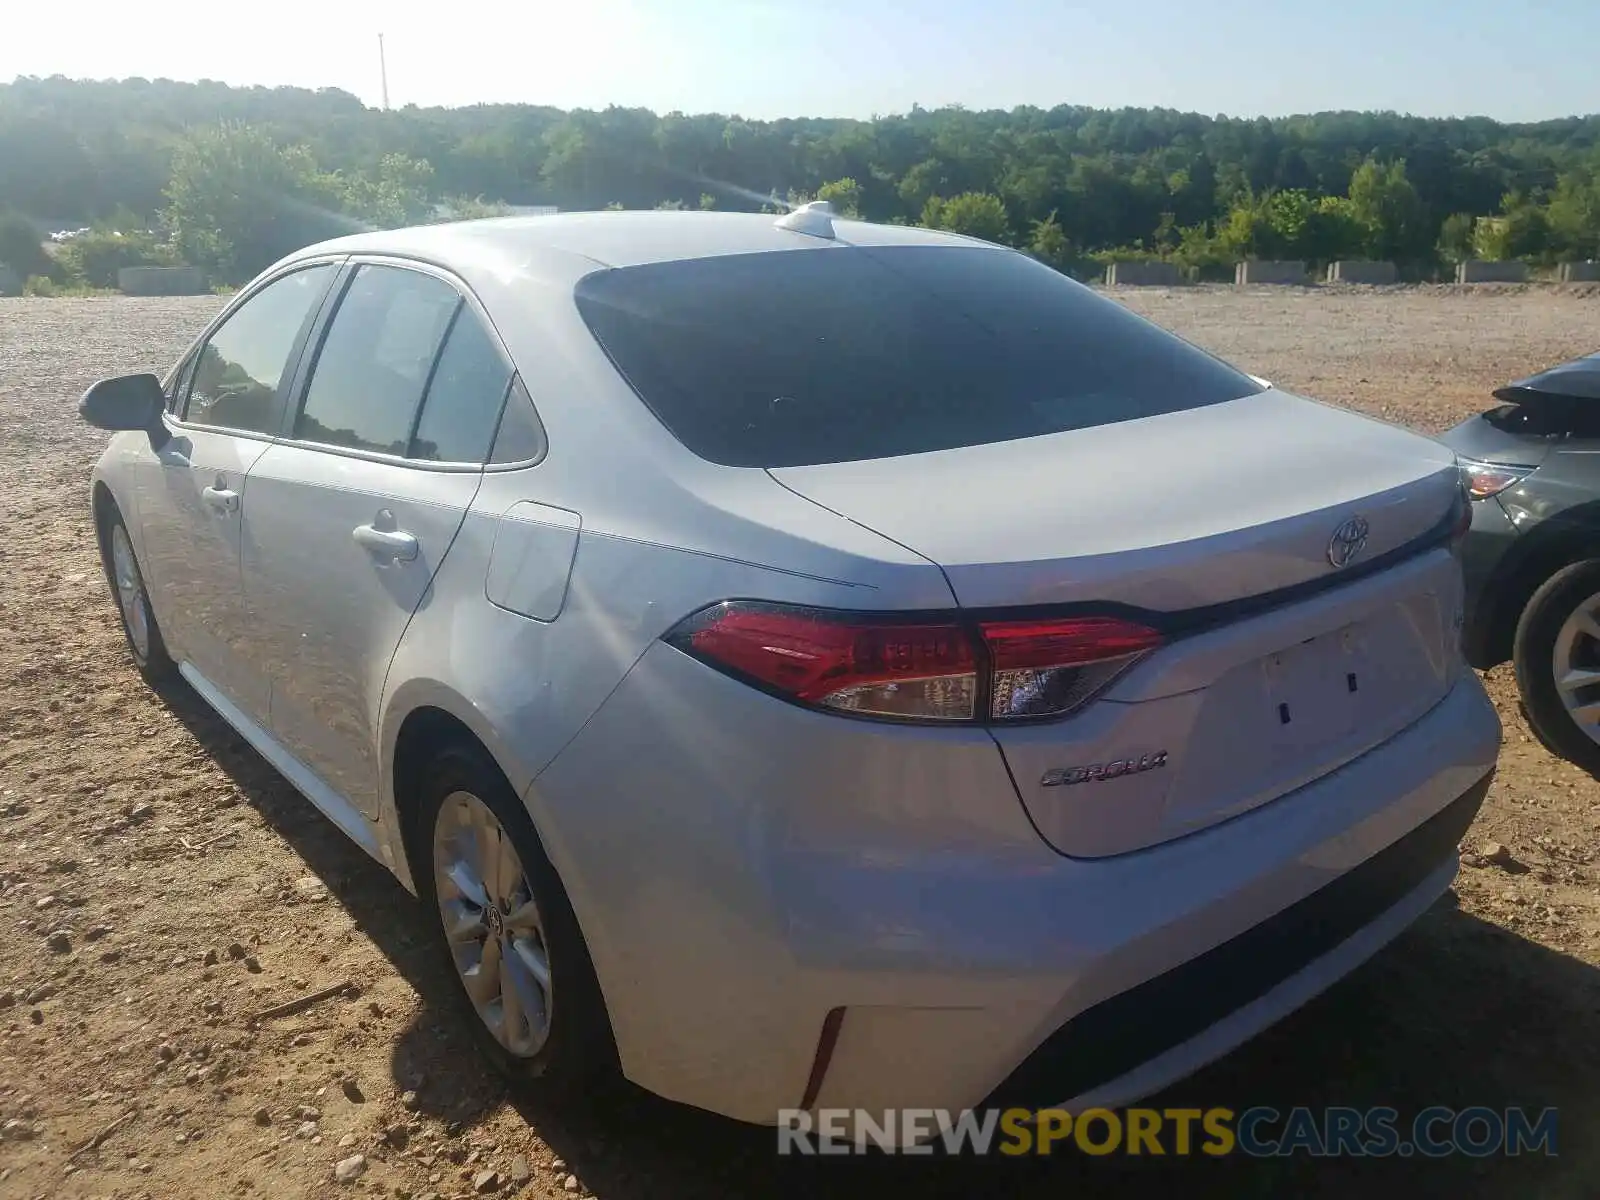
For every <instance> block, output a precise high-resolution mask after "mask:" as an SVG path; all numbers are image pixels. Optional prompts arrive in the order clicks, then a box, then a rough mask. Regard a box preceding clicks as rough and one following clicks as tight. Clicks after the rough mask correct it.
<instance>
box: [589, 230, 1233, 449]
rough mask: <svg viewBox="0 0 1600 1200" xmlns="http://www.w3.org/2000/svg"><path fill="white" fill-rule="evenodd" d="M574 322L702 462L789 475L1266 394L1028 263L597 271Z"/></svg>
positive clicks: (803, 262) (884, 253)
mask: <svg viewBox="0 0 1600 1200" xmlns="http://www.w3.org/2000/svg"><path fill="white" fill-rule="evenodd" d="M576 301H577V305H578V308H579V311H580V312H581V313H582V315H583V318H584V320H585V321H586V322H587V323H588V326H589V328H590V330H591V331H592V332H593V334H594V335H595V337H596V339H597V340H598V341H599V342H600V344H601V345H602V346H603V347H604V348H605V350H606V352H607V353H608V354H609V355H610V356H611V359H612V361H613V362H614V363H615V364H616V366H617V368H618V369H619V370H620V371H621V372H622V374H623V375H624V376H625V377H626V378H627V380H628V381H629V382H630V383H631V384H632V385H633V388H634V390H635V391H636V392H637V393H638V394H639V396H640V398H641V399H642V400H643V401H644V403H645V404H646V405H647V406H648V407H649V408H650V410H651V411H652V412H654V413H655V415H656V416H657V417H658V418H659V419H660V421H661V422H662V424H664V425H665V426H666V427H667V428H668V429H669V430H670V431H671V432H672V433H673V435H675V436H676V437H677V438H678V440H679V441H681V442H682V443H683V444H684V445H685V446H687V447H688V448H689V449H690V450H692V451H694V452H695V453H696V454H698V455H700V456H701V457H703V458H706V459H709V460H711V461H712V462H717V463H725V464H727V465H730V466H742V467H790V466H804V465H810V464H814V463H829V462H849V461H854V460H859V459H868V458H888V457H893V456H896V455H902V454H916V453H920V452H925V451H932V450H945V449H950V448H953V447H958V446H973V445H981V444H984V443H988V442H1001V441H1007V440H1010V439H1013V438H1025V437H1036V436H1039V435H1042V434H1050V433H1059V432H1062V431H1064V430H1069V429H1082V428H1086V427H1089V426H1094V425H1105V424H1109V423H1111V422H1116V421H1128V420H1134V419H1137V418H1140V417H1149V416H1157V415H1160V414H1163V413H1170V412H1176V411H1179V410H1182V409H1189V408H1196V407H1200V406H1202V405H1207V404H1216V403H1220V402H1222V401H1226V400H1233V399H1237V398H1239V397H1241V396H1246V395H1249V394H1251V393H1253V392H1257V391H1260V390H1261V388H1260V385H1258V384H1257V383H1255V382H1254V381H1253V380H1252V379H1251V378H1250V377H1249V376H1247V375H1245V374H1243V373H1241V372H1239V371H1237V370H1235V369H1234V368H1232V367H1230V366H1228V365H1227V364H1226V363H1223V362H1221V361H1220V360H1218V359H1216V358H1213V357H1212V356H1211V355H1209V354H1206V353H1205V352H1203V351H1201V350H1199V349H1197V348H1196V347H1194V346H1191V345H1190V344H1189V343H1187V342H1185V341H1183V340H1182V339H1181V338H1178V337H1176V336H1174V335H1172V334H1169V333H1167V332H1166V331H1165V330H1162V329H1160V328H1158V327H1157V326H1155V325H1152V324H1150V323H1149V322H1147V321H1145V320H1144V319H1143V318H1141V317H1138V316H1135V315H1134V314H1133V313H1131V312H1130V311H1128V310H1127V309H1126V308H1124V307H1123V306H1122V305H1120V304H1118V303H1116V302H1115V301H1112V300H1109V299H1107V298H1105V297H1103V296H1099V295H1097V294H1095V293H1094V292H1092V291H1090V290H1089V289H1088V288H1085V287H1083V286H1081V285H1079V284H1077V283H1074V282H1073V281H1071V280H1069V279H1067V278H1066V277H1065V276H1063V275H1061V274H1059V273H1058V272H1056V271H1053V270H1051V269H1050V268H1048V267H1046V266H1043V265H1042V264H1040V263H1037V262H1035V261H1034V260H1032V259H1030V258H1027V257H1026V256H1024V255H1021V254H1014V253H1009V252H1006V251H1002V250H995V249H988V248H982V247H965V246H960V247H956V246H893V247H852V246H843V245H833V246H823V247H819V248H818V249H815V250H793V251H784V252H772V253H764V254H743V255H724V256H719V257H711V258H702V259H691V260H685V261H675V262H666V263H651V264H647V265H644V266H637V267H625V268H620V269H615V270H609V271H600V272H597V273H595V274H592V275H589V276H586V277H585V278H584V279H583V280H581V281H580V282H579V284H578V287H577V290H576Z"/></svg>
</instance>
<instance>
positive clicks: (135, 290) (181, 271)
mask: <svg viewBox="0 0 1600 1200" xmlns="http://www.w3.org/2000/svg"><path fill="white" fill-rule="evenodd" d="M117 290H118V291H120V292H122V293H123V295H125V296H199V295H203V294H204V293H205V291H206V281H205V279H204V278H203V277H202V276H201V274H200V270H199V268H198V267H123V268H122V269H121V270H120V271H118V272H117Z"/></svg>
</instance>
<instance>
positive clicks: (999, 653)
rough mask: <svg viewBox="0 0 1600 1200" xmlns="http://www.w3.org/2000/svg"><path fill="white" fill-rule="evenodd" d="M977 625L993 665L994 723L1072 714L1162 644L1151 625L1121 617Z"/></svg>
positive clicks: (992, 704) (1002, 622)
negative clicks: (1144, 655) (1144, 654)
mask: <svg viewBox="0 0 1600 1200" xmlns="http://www.w3.org/2000/svg"><path fill="white" fill-rule="evenodd" d="M979 628H980V629H981V630H982V631H983V640H984V644H985V645H987V646H988V648H989V655H990V659H991V661H992V662H993V664H994V680H993V689H992V692H991V694H990V700H989V715H990V716H991V717H992V718H994V719H995V720H997V721H1005V720H1016V719H1019V718H1025V717H1048V716H1060V715H1061V714H1063V713H1068V712H1071V711H1072V710H1073V709H1075V708H1077V707H1078V706H1079V705H1081V704H1083V703H1084V702H1085V701H1087V700H1088V699H1089V698H1090V697H1092V696H1093V695H1094V694H1095V693H1096V692H1098V691H1100V690H1101V689H1102V688H1104V687H1105V686H1106V684H1108V683H1110V682H1111V681H1112V680H1113V679H1115V678H1116V677H1117V676H1118V675H1120V674H1121V673H1122V672H1123V671H1124V670H1126V669H1127V668H1128V666H1129V665H1131V664H1132V662H1133V661H1134V659H1136V658H1137V657H1138V656H1139V655H1141V654H1143V653H1145V652H1146V651H1147V650H1152V649H1154V648H1155V647H1156V646H1158V645H1160V644H1161V635H1160V634H1159V633H1157V632H1156V631H1155V630H1154V629H1151V628H1149V627H1148V626H1145V625H1140V624H1138V623H1137V622H1134V621H1125V620H1122V619H1121V618H1120V617H1068V618H1064V619H1061V620H1051V621H996V622H986V623H984V624H983V625H981V626H979Z"/></svg>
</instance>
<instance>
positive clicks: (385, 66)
mask: <svg viewBox="0 0 1600 1200" xmlns="http://www.w3.org/2000/svg"><path fill="white" fill-rule="evenodd" d="M378 77H379V79H381V80H382V81H383V111H384V112H388V111H389V63H388V60H387V59H385V58H384V54H383V34H381V33H380V34H379V35H378Z"/></svg>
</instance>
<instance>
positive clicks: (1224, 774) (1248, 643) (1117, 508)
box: [772, 391, 1461, 857]
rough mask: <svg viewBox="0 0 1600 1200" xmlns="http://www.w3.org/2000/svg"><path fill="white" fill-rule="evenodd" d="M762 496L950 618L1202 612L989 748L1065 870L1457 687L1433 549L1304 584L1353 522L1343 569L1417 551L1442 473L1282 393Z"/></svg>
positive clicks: (1449, 568) (840, 473) (1157, 834)
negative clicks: (955, 610) (894, 556)
mask: <svg viewBox="0 0 1600 1200" xmlns="http://www.w3.org/2000/svg"><path fill="white" fill-rule="evenodd" d="M772 474H773V475H774V476H775V477H776V478H777V479H778V480H779V481H780V482H781V483H783V484H784V485H785V486H786V487H789V488H790V489H792V490H794V491H796V492H798V493H800V494H801V495H803V496H806V497H808V498H810V499H811V500H813V501H815V502H816V503H818V504H821V505H823V506H824V507H826V508H829V509H832V510H833V511H835V512H837V513H839V514H841V515H843V516H845V517H848V518H849V519H851V520H854V521H856V522H859V523H860V524H862V525H866V526H868V527H870V528H872V529H874V530H876V531H877V532H879V533H882V534H884V535H886V536H888V537H891V538H893V539H895V540H896V541H898V542H900V543H902V544H904V545H905V546H907V547H908V548H910V549H912V550H915V551H917V552H918V553H921V554H923V555H925V556H927V557H928V558H929V559H931V560H932V561H934V562H936V563H938V564H939V565H940V566H941V567H942V568H943V569H944V571H945V572H946V574H947V575H948V577H949V579H950V583H951V586H952V588H953V590H954V592H955V596H956V598H957V601H958V602H959V604H960V605H961V606H962V607H964V608H981V609H989V608H1011V607H1013V606H1025V605H1056V604H1077V603H1087V604H1091V605H1094V604H1118V605H1131V606H1135V607H1137V608H1141V609H1146V610H1153V611H1155V612H1157V613H1163V614H1173V613H1181V612H1188V611H1190V610H1197V609H1203V610H1210V611H1209V612H1207V613H1205V614H1203V615H1204V616H1205V617H1206V621H1205V623H1204V628H1203V629H1202V631H1200V632H1196V633H1193V634H1191V635H1189V636H1182V637H1178V638H1176V639H1175V640H1172V641H1169V642H1168V644H1166V645H1164V646H1162V647H1161V648H1159V649H1158V650H1156V651H1155V652H1153V653H1152V654H1150V655H1149V656H1148V657H1147V658H1145V659H1143V660H1142V661H1140V662H1139V663H1138V664H1137V665H1135V666H1134V667H1133V668H1132V669H1131V670H1130V671H1128V672H1127V673H1126V674H1124V675H1123V676H1122V677H1120V678H1119V679H1118V680H1117V681H1116V682H1115V683H1114V684H1113V685H1112V686H1111V688H1110V689H1109V690H1108V691H1107V692H1106V693H1105V694H1104V695H1103V696H1101V697H1100V698H1099V699H1098V700H1096V701H1093V702H1091V703H1090V704H1088V705H1087V706H1086V707H1084V708H1082V709H1080V710H1079V711H1077V712H1075V713H1072V714H1070V715H1068V716H1067V717H1065V718H1062V719H1060V720H1056V721H1049V722H1044V723H1037V724H1020V725H1014V726H1013V725H1006V724H999V725H995V726H993V727H992V732H993V734H994V737H995V740H996V742H997V743H998V745H999V747H1000V751H1001V753H1002V754H1003V755H1004V756H1005V759H1006V762H1007V765H1008V767H1009V769H1010V772H1011V775H1012V778H1013V780H1014V781H1015V784H1016V788H1017V793H1018V797H1019V799H1020V800H1021V801H1022V803H1023V805H1024V806H1025V808H1026V809H1027V810H1028V813H1029V816H1030V817H1031V819H1032V820H1033V823H1034V825H1035V826H1036V827H1037V828H1038V830H1039V831H1040V833H1041V835H1042V836H1043V837H1044V838H1045V839H1046V841H1048V842H1049V843H1050V844H1051V845H1052V846H1054V847H1055V848H1056V849H1057V850H1059V851H1061V852H1062V853H1064V854H1069V855H1073V856H1078V857H1103V856H1108V855H1115V854H1121V853H1127V852H1130V851H1135V850H1139V849H1141V848H1144V847H1146V846H1150V845H1154V844H1157V843H1160V842H1163V841H1166V840H1169V839H1171V838H1175V837H1180V836H1182V835H1184V834H1186V833H1190V832H1193V831H1195V830H1198V829H1201V828H1204V827H1206V826H1208V825H1212V824H1215V823H1217V822H1219V821H1223V820H1227V819H1229V818H1231V817H1234V816H1237V815H1239V814H1241V813H1243V812H1246V811H1248V810H1249V809H1251V808H1254V807H1257V806H1259V805H1262V804H1265V803H1268V802H1269V801H1272V800H1274V799H1276V798H1278V797H1280V796H1284V795H1286V794H1287V793H1289V792H1292V791H1293V790H1295V789H1296V788H1299V787H1301V786H1303V785H1304V784H1306V783H1309V782H1311V781H1312V780H1314V779H1317V778H1319V777H1321V776H1323V775H1325V774H1327V773H1328V772H1330V771H1334V770H1337V769H1338V768H1339V767H1340V766H1342V765H1343V764H1345V763H1347V762H1349V761H1351V760H1352V759H1353V758H1355V757H1357V756H1359V755H1360V754H1362V753H1364V752H1365V751H1366V750H1368V749H1370V748H1371V747H1373V746H1375V745H1377V744H1379V743H1381V742H1383V741H1385V740H1387V739H1388V738H1390V737H1393V736H1394V735H1395V734H1396V733H1398V732H1399V731H1400V730H1402V729H1404V728H1405V727H1406V726H1407V725H1409V724H1411V723H1412V722H1414V721H1415V720H1417V719H1418V718H1419V717H1420V716H1421V715H1422V714H1424V713H1425V712H1427V711H1428V710H1429V709H1430V708H1432V707H1433V706H1434V705H1435V704H1436V703H1438V701H1439V700H1440V699H1442V698H1443V696H1444V695H1445V694H1446V693H1447V691H1448V690H1449V687H1450V686H1451V684H1452V682H1453V680H1454V678H1455V676H1456V674H1457V673H1458V670H1459V667H1458V660H1459V653H1458V651H1457V645H1458V642H1459V612H1460V603H1461V596H1460V591H1461V587H1460V570H1459V567H1458V565H1457V564H1456V562H1455V560H1454V559H1453V557H1452V556H1451V554H1450V553H1449V552H1448V551H1447V550H1446V549H1444V548H1443V547H1440V548H1438V549H1436V550H1434V551H1432V552H1430V553H1424V554H1420V555H1407V556H1404V557H1400V558H1398V559H1397V561H1396V563H1395V565H1394V566H1393V567H1391V568H1389V569H1386V570H1381V571H1377V572H1359V571H1357V572H1350V574H1351V580H1350V582H1349V583H1347V584H1344V585H1342V586H1337V587H1329V588H1319V587H1317V586H1315V585H1316V584H1318V583H1321V582H1329V583H1332V582H1334V581H1335V580H1336V579H1337V578H1338V576H1339V574H1340V573H1341V572H1340V568H1339V567H1337V566H1335V565H1333V563H1332V562H1331V561H1330V552H1331V549H1332V544H1333V542H1334V541H1335V532H1336V531H1337V530H1339V529H1340V527H1341V526H1342V525H1343V524H1344V523H1345V522H1346V521H1348V520H1350V519H1351V518H1353V517H1361V518H1363V519H1364V520H1365V522H1366V526H1367V537H1366V542H1365V545H1364V546H1362V547H1361V548H1360V550H1359V552H1358V553H1357V555H1356V556H1355V557H1354V558H1353V559H1352V560H1351V562H1350V564H1349V565H1350V566H1358V565H1359V564H1361V563H1363V562H1370V561H1371V560H1372V559H1373V558H1376V557H1378V556H1380V555H1383V554H1385V553H1387V552H1390V551H1403V550H1404V549H1405V548H1407V547H1408V546H1410V545H1412V544H1414V543H1416V542H1418V540H1419V539H1422V538H1424V537H1426V536H1427V535H1428V534H1429V533H1430V532H1432V531H1436V530H1438V529H1439V527H1440V525H1441V523H1442V522H1443V521H1444V520H1445V519H1446V518H1447V517H1448V515H1449V514H1450V513H1451V511H1452V508H1453V505H1454V504H1455V503H1456V498H1457V496H1458V493H1459V487H1460V484H1459V477H1458V472H1457V470H1456V468H1455V456H1454V455H1453V454H1452V453H1451V452H1450V451H1449V450H1448V449H1446V448H1445V447H1444V446H1442V445H1441V444H1439V443H1438V442H1435V441H1431V440H1429V439H1426V438H1423V437H1420V436H1418V435H1415V434H1411V433H1408V432H1406V431H1404V430H1401V429H1398V428H1395V427H1392V426H1388V425H1385V424H1382V423H1381V422H1377V421H1373V420H1370V419H1367V418H1364V417H1361V416H1358V415H1356V414H1353V413H1349V412H1346V411H1344V410H1340V409H1335V408H1331V407H1328V406H1325V405H1322V404H1318V403H1316V402H1313V401H1309V400H1304V399H1301V398H1298V397H1295V396H1292V395H1288V394H1285V393H1283V392H1278V391H1268V392H1264V393H1261V394H1259V395H1254V396H1247V397H1244V398H1243V399H1240V400H1235V401H1230V402H1227V403H1223V404H1217V405H1211V406H1208V407H1205V408H1201V409H1194V410H1190V411H1187V412H1179V413H1171V414H1167V415H1164V416H1159V417H1151V418H1146V419H1141V420H1133V421H1126V422H1122V423H1119V424H1115V425H1107V426H1101V427H1098V428H1092V429H1086V430H1079V431H1074V432H1071V433H1065V434H1059V435H1054V436H1049V437H1040V438H1032V439H1027V440H1025V441H1014V442H1006V443H997V444H993V445H987V446H979V447H972V448H967V449H960V450H951V451H942V452H938V453H935V454H924V455H915V456H907V457H904V458H897V459H886V460H878V461H875V462H864V463H847V464H836V465H829V466H818V467H798V468H782V469H774V470H773V471H772ZM1289 588H1294V589H1299V590H1297V591H1296V592H1295V593H1291V595H1290V597H1289V598H1288V599H1287V600H1285V602H1283V603H1276V604H1272V605H1267V606H1261V605H1250V604H1248V603H1243V602H1247V601H1250V600H1251V599H1252V598H1255V597H1260V596H1263V595H1264V594H1267V593H1274V592H1279V591H1281V590H1282V589H1289ZM1230 605H1237V606H1238V610H1237V612H1236V613H1230V611H1229V609H1228V607H1226V606H1230ZM1217 606H1223V607H1221V608H1219V607H1217Z"/></svg>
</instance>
